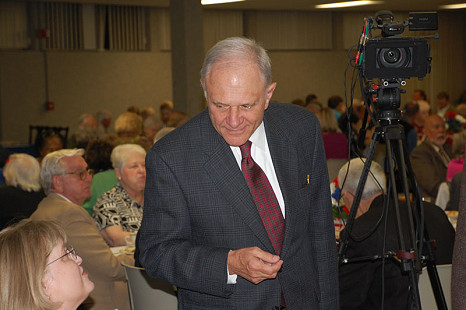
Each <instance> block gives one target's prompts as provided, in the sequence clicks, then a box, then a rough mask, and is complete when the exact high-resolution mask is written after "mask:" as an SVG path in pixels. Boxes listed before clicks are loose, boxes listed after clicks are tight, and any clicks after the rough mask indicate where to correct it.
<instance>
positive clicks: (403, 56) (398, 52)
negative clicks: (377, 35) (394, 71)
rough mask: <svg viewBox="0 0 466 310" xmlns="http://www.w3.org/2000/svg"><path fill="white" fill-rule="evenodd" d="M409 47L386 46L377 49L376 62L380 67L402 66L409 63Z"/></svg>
mask: <svg viewBox="0 0 466 310" xmlns="http://www.w3.org/2000/svg"><path fill="white" fill-rule="evenodd" d="M409 59H410V52H409V49H406V48H403V47H386V48H381V49H380V50H379V51H378V62H379V64H380V67H382V68H404V67H406V66H408V65H409Z"/></svg>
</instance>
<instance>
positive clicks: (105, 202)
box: [94, 144, 146, 247]
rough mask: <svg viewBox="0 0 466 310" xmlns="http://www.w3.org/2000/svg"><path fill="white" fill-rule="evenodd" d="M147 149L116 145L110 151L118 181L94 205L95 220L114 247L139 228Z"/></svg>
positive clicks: (131, 145)
mask: <svg viewBox="0 0 466 310" xmlns="http://www.w3.org/2000/svg"><path fill="white" fill-rule="evenodd" d="M145 156H146V151H145V150H144V149H143V148H142V147H141V146H140V145H137V144H122V145H118V146H116V147H115V148H114V149H113V151H112V155H111V160H112V165H113V168H114V169H115V174H116V176H117V178H118V183H117V184H116V185H115V186H114V187H113V188H112V189H111V190H109V191H107V192H105V193H103V194H102V195H101V196H100V197H99V198H98V199H97V202H96V204H95V205H94V220H95V222H96V224H97V227H98V228H99V230H100V233H101V234H102V236H103V237H104V239H105V241H106V242H107V243H108V244H109V245H110V246H112V247H114V246H122V245H126V236H129V235H131V234H134V233H135V232H137V231H138V230H139V227H140V226H141V220H142V211H143V206H144V186H145V183H146V168H145Z"/></svg>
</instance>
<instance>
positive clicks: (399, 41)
mask: <svg viewBox="0 0 466 310" xmlns="http://www.w3.org/2000/svg"><path fill="white" fill-rule="evenodd" d="M431 61H432V58H431V57H430V46H429V44H428V43H427V40H426V39H422V38H401V37H387V38H376V39H370V40H368V41H367V43H366V46H365V48H364V60H363V67H362V69H363V75H364V76H365V77H366V78H368V79H373V78H379V79H397V78H401V79H406V78H411V77H417V78H419V79H422V78H424V77H425V76H426V75H427V74H428V73H430V68H431Z"/></svg>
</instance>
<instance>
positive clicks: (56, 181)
mask: <svg viewBox="0 0 466 310" xmlns="http://www.w3.org/2000/svg"><path fill="white" fill-rule="evenodd" d="M52 185H53V189H54V190H55V192H57V193H62V192H63V178H62V176H61V175H54V176H53V177H52Z"/></svg>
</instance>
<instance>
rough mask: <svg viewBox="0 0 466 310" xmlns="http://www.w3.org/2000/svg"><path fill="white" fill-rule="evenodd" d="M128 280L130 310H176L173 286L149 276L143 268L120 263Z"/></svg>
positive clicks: (176, 301) (176, 300)
mask: <svg viewBox="0 0 466 310" xmlns="http://www.w3.org/2000/svg"><path fill="white" fill-rule="evenodd" d="M122 265H123V267H124V268H125V273H126V279H127V280H128V290H129V298H130V303H131V309H132V310H147V309H151V310H158V309H160V310H176V309H178V299H177V297H176V293H175V290H174V288H173V286H172V285H171V284H169V283H167V282H164V281H162V280H158V279H153V278H151V277H149V275H148V274H147V273H146V271H145V270H144V268H138V267H134V266H129V265H126V264H124V263H122Z"/></svg>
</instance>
